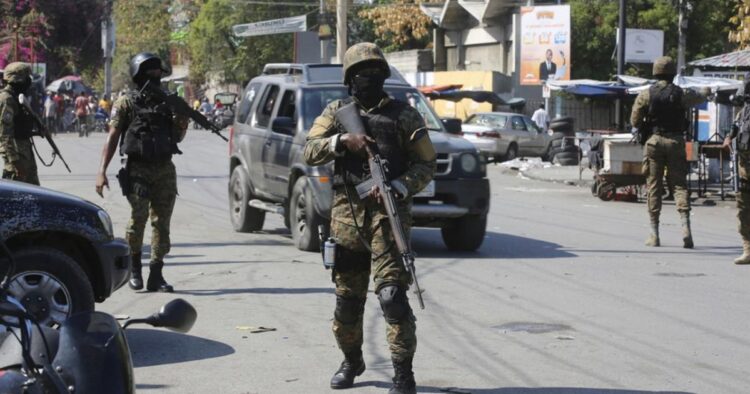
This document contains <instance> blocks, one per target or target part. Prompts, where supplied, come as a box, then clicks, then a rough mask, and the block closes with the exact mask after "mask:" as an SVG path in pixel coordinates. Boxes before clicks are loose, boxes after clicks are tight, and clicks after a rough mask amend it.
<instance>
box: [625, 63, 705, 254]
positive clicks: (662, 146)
mask: <svg viewBox="0 0 750 394" xmlns="http://www.w3.org/2000/svg"><path fill="white" fill-rule="evenodd" d="M653 74H654V78H655V79H657V80H658V81H657V82H656V83H654V84H653V85H651V87H650V88H649V89H646V90H644V91H642V92H641V93H640V94H638V97H637V98H636V99H635V103H634V104H633V111H632V113H631V115H630V121H631V123H632V125H633V127H635V128H636V129H638V132H639V133H641V134H642V135H644V133H645V135H649V134H650V136H649V137H648V139H646V141H645V144H644V147H643V156H644V159H643V173H644V174H645V175H646V185H647V186H648V212H649V217H650V221H651V234H650V235H649V237H648V239H647V240H646V245H647V246H659V245H660V244H661V241H660V239H659V216H660V213H661V205H662V204H661V202H662V196H663V195H664V171H665V169H667V170H668V171H667V176H669V178H670V180H671V183H672V185H674V197H675V204H676V205H677V211H678V212H679V213H680V217H681V221H682V242H683V247H685V248H688V249H690V248H692V247H693V235H692V232H691V230H690V200H689V196H688V190H687V173H688V162H687V156H686V152H685V132H686V131H687V129H688V127H689V121H688V109H689V108H690V107H691V106H694V105H696V104H699V103H701V102H703V101H705V94H697V93H695V92H694V91H691V90H687V91H684V90H683V89H682V88H680V87H679V86H677V85H675V84H674V83H673V82H672V80H673V79H674V77H675V75H676V74H677V67H676V66H675V63H674V60H672V58H671V57H669V56H662V57H660V58H658V59H656V61H655V62H654V66H653Z"/></svg>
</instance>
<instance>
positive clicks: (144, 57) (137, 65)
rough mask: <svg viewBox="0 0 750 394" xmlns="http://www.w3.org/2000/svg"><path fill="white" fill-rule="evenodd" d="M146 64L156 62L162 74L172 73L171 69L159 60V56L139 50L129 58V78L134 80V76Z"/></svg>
mask: <svg viewBox="0 0 750 394" xmlns="http://www.w3.org/2000/svg"><path fill="white" fill-rule="evenodd" d="M147 64H158V65H159V68H161V71H162V72H163V73H164V76H167V75H169V74H171V73H172V70H170V69H169V67H168V66H167V65H166V64H165V63H164V62H163V61H162V60H161V58H160V57H159V56H156V55H154V54H153V53H150V52H141V53H139V54H137V55H135V56H133V58H132V59H130V78H131V79H133V82H135V78H136V77H137V76H139V75H140V74H141V73H142V72H144V71H145V70H146V68H145V67H144V66H145V65H147Z"/></svg>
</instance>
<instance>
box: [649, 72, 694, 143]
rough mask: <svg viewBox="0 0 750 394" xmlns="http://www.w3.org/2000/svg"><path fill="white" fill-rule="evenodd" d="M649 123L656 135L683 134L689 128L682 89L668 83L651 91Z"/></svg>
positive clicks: (654, 87)
mask: <svg viewBox="0 0 750 394" xmlns="http://www.w3.org/2000/svg"><path fill="white" fill-rule="evenodd" d="M648 91H649V97H650V100H649V105H648V121H649V125H650V126H651V128H652V130H653V132H654V134H682V133H683V132H685V130H686V129H687V127H688V123H687V117H686V113H685V112H686V111H685V107H684V106H683V105H682V95H683V92H682V88H680V87H679V86H677V85H675V84H673V83H668V84H667V86H664V87H661V86H658V85H656V84H654V85H653V86H651V87H650V88H649V89H648Z"/></svg>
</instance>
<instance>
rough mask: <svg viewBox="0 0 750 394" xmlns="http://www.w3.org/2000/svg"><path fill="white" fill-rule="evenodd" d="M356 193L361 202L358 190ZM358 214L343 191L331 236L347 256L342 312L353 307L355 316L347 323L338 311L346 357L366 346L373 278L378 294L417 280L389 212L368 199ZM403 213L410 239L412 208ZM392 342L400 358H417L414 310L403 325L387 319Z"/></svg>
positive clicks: (342, 265)
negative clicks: (398, 245)
mask: <svg viewBox="0 0 750 394" xmlns="http://www.w3.org/2000/svg"><path fill="white" fill-rule="evenodd" d="M342 190H343V189H342ZM350 195H351V196H352V197H353V198H354V199H358V198H357V195H356V193H355V192H354V191H353V189H351V193H350ZM354 211H355V215H352V209H351V207H350V206H349V203H348V200H347V196H346V194H345V193H343V192H342V191H341V190H337V191H336V192H335V193H334V199H333V206H332V209H331V218H332V219H331V236H333V237H334V239H336V242H337V248H338V249H339V251H343V252H342V253H339V254H338V255H337V258H339V259H338V260H337V261H336V267H335V268H334V270H335V271H334V278H333V279H334V283H335V284H336V296H337V310H338V309H339V308H345V309H347V308H348V311H344V312H345V313H346V314H347V316H350V317H349V318H347V319H346V320H347V321H341V320H343V319H341V320H340V319H339V316H338V314H337V313H334V321H333V334H334V336H335V337H336V341H337V342H338V345H339V348H341V350H342V351H343V352H344V353H348V352H351V351H353V350H357V349H361V347H362V343H363V335H362V319H363V316H364V305H365V299H366V297H367V290H368V287H369V282H370V275H372V277H373V281H374V283H375V294H378V292H379V291H380V289H382V288H383V287H384V286H385V285H390V284H396V285H398V286H399V287H400V288H402V289H404V291H406V290H407V289H408V288H409V284H410V283H411V276H410V275H409V273H408V272H407V271H406V269H405V268H404V266H403V263H402V261H401V259H400V256H399V254H398V250H397V248H396V245H395V243H394V241H393V234H392V231H391V227H390V223H389V222H388V217H387V216H385V211H384V210H383V208H382V207H381V206H379V205H376V203H375V202H374V201H372V199H370V198H368V199H367V200H366V201H365V202H360V201H357V202H356V203H355V207H354ZM399 211H400V212H399V214H400V216H401V219H402V220H403V221H404V223H403V225H404V232H405V233H406V234H407V236H408V234H409V231H410V229H411V225H410V214H409V208H408V204H405V205H404V206H402V207H399ZM354 218H356V221H357V223H356V224H357V225H358V226H359V228H360V229H361V237H362V238H364V240H365V241H366V242H368V243H369V245H370V248H371V249H372V253H371V252H370V251H369V250H367V248H366V247H365V246H364V245H363V243H362V241H361V240H360V235H358V233H357V227H356V226H355V223H354ZM407 302H408V300H407ZM386 338H387V340H388V344H389V347H390V351H391V357H392V358H393V359H394V360H397V361H399V360H404V359H407V358H410V357H413V355H414V352H415V350H416V348H417V337H416V318H415V317H414V315H413V313H412V312H411V309H410V308H409V313H408V316H407V317H406V318H404V319H403V320H402V321H400V322H398V323H389V322H388V321H386Z"/></svg>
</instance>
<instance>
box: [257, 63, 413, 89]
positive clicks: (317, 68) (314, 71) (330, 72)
mask: <svg viewBox="0 0 750 394" xmlns="http://www.w3.org/2000/svg"><path fill="white" fill-rule="evenodd" d="M342 67H343V66H342V65H341V64H325V63H268V64H266V65H265V66H264V67H263V75H284V76H295V77H296V76H299V77H301V78H302V80H303V81H304V82H305V83H307V84H310V85H317V84H340V83H341V82H342V79H343V78H342V75H341V72H342ZM386 84H387V85H406V86H408V85H409V82H407V81H406V80H405V79H404V77H403V76H401V74H399V73H398V71H396V69H395V68H393V67H391V76H390V77H389V78H388V80H387V81H386Z"/></svg>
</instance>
